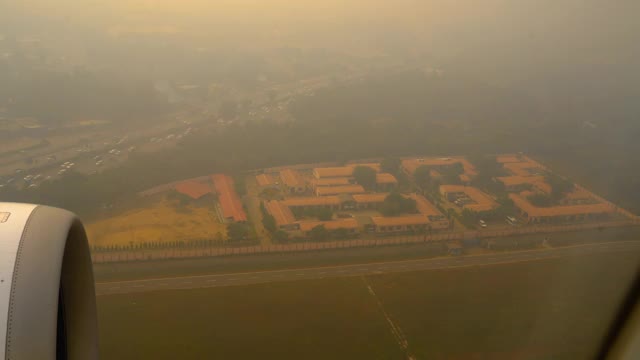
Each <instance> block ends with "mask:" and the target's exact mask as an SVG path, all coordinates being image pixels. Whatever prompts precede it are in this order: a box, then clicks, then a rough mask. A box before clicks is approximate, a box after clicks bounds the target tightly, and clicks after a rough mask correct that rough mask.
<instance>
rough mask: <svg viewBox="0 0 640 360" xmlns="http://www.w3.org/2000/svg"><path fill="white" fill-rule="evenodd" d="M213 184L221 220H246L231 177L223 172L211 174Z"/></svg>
mask: <svg viewBox="0 0 640 360" xmlns="http://www.w3.org/2000/svg"><path fill="white" fill-rule="evenodd" d="M211 180H212V181H213V186H214V188H215V190H216V193H217V194H218V203H219V205H220V207H219V209H220V211H219V212H220V213H221V215H222V220H223V221H225V222H228V221H235V222H246V221H247V214H246V213H245V212H244V208H243V207H242V201H240V197H239V196H238V194H237V193H236V190H235V188H234V186H233V179H232V178H231V177H230V176H228V175H225V174H215V175H211Z"/></svg>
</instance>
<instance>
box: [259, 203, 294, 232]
mask: <svg viewBox="0 0 640 360" xmlns="http://www.w3.org/2000/svg"><path fill="white" fill-rule="evenodd" d="M265 208H266V209H267V212H268V213H269V214H271V216H273V218H274V219H275V220H276V224H278V226H282V225H289V224H293V223H294V222H295V221H296V218H295V217H294V216H293V213H292V212H291V210H290V209H289V207H287V206H286V205H285V204H283V203H282V202H280V201H276V200H271V201H268V202H266V203H265Z"/></svg>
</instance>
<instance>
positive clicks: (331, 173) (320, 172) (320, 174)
mask: <svg viewBox="0 0 640 360" xmlns="http://www.w3.org/2000/svg"><path fill="white" fill-rule="evenodd" d="M352 175H353V168H352V167H349V166H337V167H323V168H315V169H313V177H315V178H316V179H325V178H336V177H342V178H344V177H347V178H348V177H351V176H352Z"/></svg>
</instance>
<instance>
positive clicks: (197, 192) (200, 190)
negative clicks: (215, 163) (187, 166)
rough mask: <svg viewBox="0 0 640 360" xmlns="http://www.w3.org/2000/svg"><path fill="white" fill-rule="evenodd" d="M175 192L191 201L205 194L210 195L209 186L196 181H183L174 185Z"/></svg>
mask: <svg viewBox="0 0 640 360" xmlns="http://www.w3.org/2000/svg"><path fill="white" fill-rule="evenodd" d="M175 189H176V191H177V192H179V193H181V194H184V195H187V196H188V197H190V198H192V199H200V198H201V197H203V196H205V195H206V194H209V193H211V186H209V184H204V183H201V182H197V181H183V182H181V183H178V184H176V186H175Z"/></svg>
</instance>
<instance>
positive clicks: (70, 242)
mask: <svg viewBox="0 0 640 360" xmlns="http://www.w3.org/2000/svg"><path fill="white" fill-rule="evenodd" d="M97 332H98V327H97V318H96V300H95V290H94V283H93V270H92V266H91V256H90V253H89V246H88V243H87V237H86V235H85V231H84V227H83V226H82V223H81V222H80V220H78V218H77V217H76V216H75V215H74V214H72V213H70V212H68V211H65V210H61V209H56V208H52V207H48V206H39V205H28V204H16V203H1V202H0V360H1V359H7V360H8V359H16V360H21V359H96V358H98V338H97V336H98V334H97Z"/></svg>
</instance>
